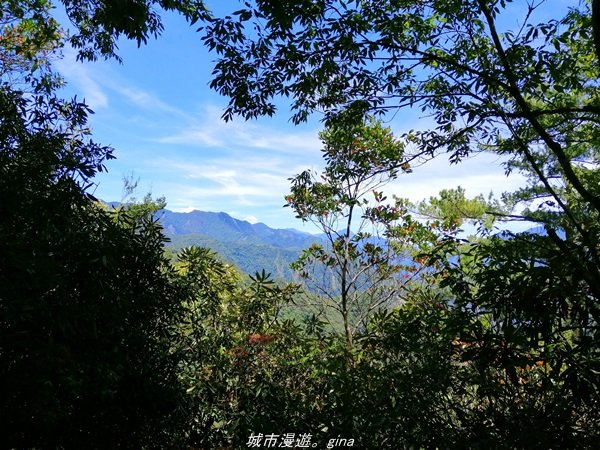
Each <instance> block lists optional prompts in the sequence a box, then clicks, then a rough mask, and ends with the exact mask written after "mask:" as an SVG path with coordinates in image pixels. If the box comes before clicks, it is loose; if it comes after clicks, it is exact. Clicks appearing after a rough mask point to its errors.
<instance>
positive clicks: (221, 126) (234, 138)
mask: <svg viewBox="0 0 600 450" xmlns="http://www.w3.org/2000/svg"><path fill="white" fill-rule="evenodd" d="M221 113H222V110H221V108H220V107H217V106H214V105H208V106H205V107H204V108H203V109H202V112H201V113H198V115H197V116H198V117H199V118H200V119H196V120H195V123H193V124H191V125H185V128H184V129H182V130H179V131H176V132H175V133H174V134H171V135H169V136H164V137H162V138H160V139H159V140H158V142H160V143H163V144H180V145H190V146H200V147H228V148H249V149H265V150H276V151H277V152H279V153H297V152H299V151H301V152H306V153H305V154H311V155H312V156H314V155H316V154H318V152H319V150H320V148H321V142H320V140H319V138H318V133H317V130H308V131H304V132H294V131H289V128H288V127H286V130H284V131H281V130H280V129H276V128H275V127H274V126H272V125H269V126H265V125H261V124H259V123H256V122H249V121H242V120H234V121H232V122H225V121H223V120H222V119H221Z"/></svg>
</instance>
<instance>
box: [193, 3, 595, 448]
mask: <svg viewBox="0 0 600 450" xmlns="http://www.w3.org/2000/svg"><path fill="white" fill-rule="evenodd" d="M543 5H544V2H539V3H534V2H528V3H527V4H523V3H521V4H519V5H517V4H512V3H511V2H509V1H505V0H498V1H491V0H471V1H466V2H461V3H456V2H449V1H444V0H432V1H398V2H379V1H361V2H353V1H351V2H337V1H329V0H325V1H322V2H295V3H294V5H293V6H291V7H286V8H283V7H281V5H280V4H279V3H276V2H267V3H265V2H257V3H248V4H246V6H245V8H243V9H241V10H240V11H239V12H238V13H237V14H235V15H233V16H230V17H225V18H220V19H217V20H215V21H214V22H213V23H211V24H210V25H209V26H208V27H207V28H206V34H205V37H204V39H205V42H206V44H207V45H208V46H209V48H212V49H214V50H215V51H217V52H218V53H219V54H220V55H221V59H220V60H219V61H218V62H217V65H216V67H215V76H214V79H213V82H212V87H213V88H215V89H217V90H218V91H219V92H220V93H222V94H224V95H226V96H228V97H229V98H230V99H231V100H230V103H229V107H228V108H227V110H226V111H225V114H224V117H225V118H226V119H231V118H232V117H233V116H234V115H236V114H239V115H242V116H244V117H246V118H249V117H255V116H257V115H270V114H274V112H275V103H274V98H276V97H278V96H289V97H291V98H292V108H293V109H294V115H293V117H292V119H293V120H294V121H296V122H299V121H302V120H305V119H306V118H307V117H308V115H309V114H311V113H313V112H315V111H321V112H323V113H324V114H325V118H326V119H327V120H329V121H330V122H331V123H340V122H341V123H350V124H352V123H355V122H356V121H357V120H358V119H360V118H361V117H362V116H363V115H364V114H368V113H381V114H385V113H390V114H391V113H393V112H395V111H397V110H398V109H402V108H420V109H421V110H422V111H423V112H425V113H427V114H429V115H430V117H431V119H433V121H434V122H435V125H434V126H433V127H431V128H430V129H424V130H418V131H410V132H407V133H406V134H405V135H404V136H403V137H404V139H405V140H406V141H407V142H409V143H411V144H412V145H413V146H414V147H413V149H414V150H413V152H412V153H413V155H414V156H419V157H424V158H430V157H434V156H436V155H437V154H439V153H441V152H447V154H448V155H449V157H450V159H451V160H452V161H454V162H458V161H460V159H461V158H463V157H464V156H466V155H470V154H472V153H475V152H481V151H486V152H495V153H496V154H498V155H501V156H502V157H503V158H505V159H506V160H507V163H506V170H507V172H508V173H511V172H514V171H519V172H521V173H523V174H524V175H525V176H526V177H527V178H528V184H527V185H526V186H525V187H523V188H522V189H520V190H518V191H516V192H512V193H506V194H505V195H504V201H505V205H504V206H503V208H502V210H500V211H499V210H497V209H494V208H493V209H489V210H487V211H479V212H478V214H480V213H481V212H489V213H491V214H492V215H497V216H498V217H501V218H504V219H506V220H511V219H516V220H526V221H529V222H532V223H534V224H537V226H538V227H539V231H538V234H534V233H528V234H523V235H520V236H515V235H514V234H510V233H509V234H505V235H504V236H503V237H495V238H492V239H491V240H489V241H487V240H484V241H481V242H472V243H465V244H466V245H465V246H463V247H460V248H459V247H457V248H456V252H457V253H456V255H455V260H454V261H452V260H446V264H445V268H444V269H443V270H442V271H441V272H440V277H441V279H442V280H446V281H445V282H444V283H445V285H446V286H447V287H448V288H450V289H451V291H452V296H453V299H452V300H451V301H450V302H449V304H448V307H449V308H451V309H452V310H453V312H454V313H453V314H451V320H452V323H453V325H452V326H453V327H454V328H453V329H455V330H456V332H457V336H456V339H457V340H456V341H453V342H455V347H456V348H457V351H458V354H459V355H460V356H459V357H460V361H462V363H465V367H466V373H467V374H468V375H465V374H463V376H462V377H461V378H462V380H468V381H466V384H465V385H464V387H465V392H471V393H472V394H473V397H472V403H470V404H469V405H466V409H464V410H463V409H457V411H462V412H461V414H462V416H461V417H462V418H463V419H464V420H463V421H462V423H463V424H464V426H465V433H466V434H465V436H468V435H470V436H471V437H470V442H471V443H476V444H477V445H489V443H492V442H494V443H498V442H507V443H508V444H507V445H509V446H513V447H515V446H516V447H531V446H538V447H544V446H550V445H564V446H572V447H577V446H591V445H592V444H591V442H592V441H593V439H594V438H595V437H597V436H598V430H597V428H596V426H595V424H596V423H598V419H597V417H596V415H595V411H596V410H597V405H598V390H599V386H600V380H599V379H598V377H597V373H598V372H597V367H598V357H597V355H598V342H599V336H600V335H599V334H598V333H599V329H598V324H599V323H600V315H599V312H598V301H599V300H600V290H599V286H598V280H600V259H599V255H598V248H599V247H598V245H599V241H600V229H599V226H598V224H599V223H600V220H599V219H600V191H599V190H598V186H599V183H598V181H599V172H598V164H599V153H598V148H599V147H600V141H599V135H598V121H599V120H600V108H599V107H598V105H599V97H598V92H599V91H598V73H599V72H598V69H599V65H598V59H597V56H596V54H595V52H594V45H593V36H592V35H593V33H592V25H593V24H592V14H591V9H590V2H578V3H575V4H573V5H571V7H570V8H569V9H568V10H565V12H564V13H563V14H562V17H561V18H558V19H551V20H547V21H544V22H540V23H536V20H537V19H536V17H537V14H538V13H539V12H540V11H541V8H542V7H543ZM518 6H520V8H519V7H518ZM553 6H554V5H553ZM595 9H597V8H595ZM509 16H510V17H511V19H512V18H515V17H518V18H519V26H518V28H515V29H511V28H510V25H508V26H507V25H506V24H507V21H506V20H507V17H509ZM596 23H597V18H596ZM224 30H227V32H228V35H227V36H226V35H225V32H224ZM250 30H251V31H250ZM597 36H598V33H597V32H596V38H597ZM348 118H350V119H352V120H348ZM407 156H408V155H407ZM449 194H451V195H449V196H447V197H448V198H446V199H442V201H441V203H438V204H437V205H435V204H434V205H432V207H433V209H437V210H438V212H442V213H444V212H445V213H453V214H455V213H456V212H457V210H458V209H460V207H461V205H460V202H462V206H469V204H468V203H464V198H463V199H460V198H458V197H460V195H458V196H457V198H456V199H454V200H456V201H457V202H458V204H455V207H454V210H452V208H450V209H448V208H446V206H447V204H448V202H447V201H448V200H451V199H450V197H452V195H453V194H452V193H449ZM471 206H472V205H471ZM444 208H446V209H445V211H442V209H444ZM456 217H458V216H456V214H455V218H456ZM540 233H541V234H540ZM431 257H432V258H431V259H432V260H433V259H435V255H434V253H432V254H431ZM538 363H540V364H539V365H538ZM584 399H585V400H584ZM476 405H479V406H476ZM539 410H544V411H546V412H547V413H548V414H547V416H545V418H544V417H541V416H540V415H538V414H535V411H539ZM569 411H570V412H569ZM569 414H571V417H570V418H569V416H568V415H569ZM467 430H470V431H467ZM575 430H577V431H575Z"/></svg>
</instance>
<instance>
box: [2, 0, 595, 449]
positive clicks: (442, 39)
mask: <svg viewBox="0 0 600 450" xmlns="http://www.w3.org/2000/svg"><path fill="white" fill-rule="evenodd" d="M54 3H56V4H58V3H60V4H61V5H64V6H65V7H66V11H67V14H68V16H69V18H70V19H71V21H72V22H73V26H74V27H75V32H74V33H73V34H72V35H70V36H68V35H66V34H65V33H64V32H63V31H62V30H61V29H60V27H59V25H58V23H57V22H56V21H55V20H54V19H53V18H52V9H51V7H52V4H53V3H52V2H49V1H47V0H27V1H25V0H13V1H5V2H2V10H1V15H0V27H1V28H0V75H1V77H2V80H1V82H2V84H1V86H0V393H1V394H0V399H1V400H0V408H1V409H0V415H1V416H2V418H3V419H2V421H0V448H7V449H79V448H106V449H112V448H127V449H134V448H147V449H153V448H182V449H184V448H194V449H218V448H232V449H237V448H248V447H249V446H255V447H260V446H263V447H267V446H269V442H270V443H273V442H276V443H277V444H276V445H277V446H278V447H284V446H287V447H289V448H294V447H297V448H300V447H301V446H302V445H303V444H307V443H308V444H309V445H312V444H317V446H318V447H317V448H329V447H327V445H328V443H329V444H330V445H332V446H334V447H335V446H337V447H335V448H342V447H344V446H350V444H351V445H352V446H353V447H355V448H361V449H398V448H457V449H462V448H540V449H542V448H543V449H548V448H573V449H575V448H577V449H581V448H594V447H595V446H597V441H598V439H599V438H600V173H599V162H600V161H599V159H600V153H599V151H600V150H599V149H600V134H599V133H600V127H599V126H598V125H599V123H600V102H599V100H600V96H599V91H598V74H599V72H598V71H599V67H600V61H599V59H598V57H597V54H596V52H595V49H596V47H595V45H594V43H595V42H598V39H597V38H598V36H599V35H600V31H599V30H598V29H597V28H595V26H594V24H595V22H594V20H593V19H596V20H597V17H596V14H592V13H593V11H595V9H594V8H593V7H592V6H595V5H596V2H586V1H580V2H574V4H573V6H572V8H570V9H569V10H568V11H567V13H566V14H565V15H564V17H560V18H556V19H551V20H544V21H540V22H539V23H537V22H534V21H533V19H532V17H535V16H536V13H537V8H539V7H540V5H539V4H538V2H523V3H522V4H520V6H519V8H517V9H514V8H516V7H515V5H513V4H512V3H511V2H509V1H507V0H467V1H463V2H455V1H449V0H431V1H425V0H418V1H417V0H402V1H389V2H382V1H371V0H369V1H361V2H354V1H350V2H341V1H333V0H322V1H312V0H301V1H295V2H290V3H289V4H286V3H285V2H283V3H282V2H262V1H258V2H252V1H250V2H244V3H243V4H241V5H240V10H239V11H237V12H236V13H235V14H232V15H229V16H226V17H216V16H214V15H212V14H211V13H210V12H209V11H208V10H207V9H206V8H205V5H204V4H203V2H202V1H200V0H178V1H162V0H160V1H158V0H139V1H132V2H125V3H122V2H118V1H109V0H101V1H97V2H84V1H81V0H62V1H61V2H54ZM540 3H543V2H540ZM548 3H551V2H548ZM161 8H162V9H161ZM511 8H513V9H511ZM162 10H174V11H177V12H179V13H181V14H183V15H184V16H185V17H186V19H188V20H189V22H190V23H192V24H194V23H196V22H200V23H202V29H201V30H200V32H201V33H203V41H204V43H205V44H206V45H207V46H208V47H209V48H211V49H212V50H214V51H215V52H216V54H217V55H218V57H219V59H218V61H217V63H216V66H215V69H214V73H213V77H214V78H213V83H212V86H211V87H212V88H213V89H215V90H217V91H218V92H220V93H221V94H224V95H225V96H227V97H228V98H230V99H231V102H230V104H229V107H228V108H227V110H226V111H225V114H224V117H225V119H230V118H232V117H233V116H234V115H241V116H243V117H246V118H252V117H257V116H259V115H272V114H274V113H275V108H274V106H273V99H274V98H275V97H278V96H284V97H288V98H290V99H291V101H292V108H293V111H294V115H293V120H294V121H296V122H300V121H302V120H305V119H306V118H307V117H308V115H309V114H312V113H313V112H315V111H319V112H322V113H324V117H325V123H324V131H323V132H322V133H321V136H320V137H321V140H322V142H323V158H324V167H325V169H324V170H323V172H321V173H316V172H311V171H307V172H304V173H301V174H298V175H297V176H296V177H294V178H292V179H291V180H290V181H291V186H290V192H289V193H288V195H287V196H286V197H285V201H286V202H287V206H288V207H290V208H292V209H293V210H294V211H295V212H296V214H297V216H298V218H299V219H300V220H304V221H311V222H312V223H314V224H315V225H317V226H318V227H319V228H320V229H321V231H322V232H323V233H324V236H325V240H324V241H323V242H324V243H323V244H322V245H321V244H315V245H313V246H311V247H310V248H308V249H306V250H305V252H304V253H303V254H302V255H301V257H300V259H299V260H298V261H297V262H296V263H295V264H294V265H293V269H294V270H295V271H296V274H297V282H296V283H282V282H279V281H278V282H277V283H275V282H274V281H273V280H272V279H271V277H270V276H269V275H268V274H266V273H264V272H262V273H256V274H251V275H250V276H249V275H247V274H242V273H240V272H239V271H238V270H236V269H235V268H234V267H232V266H231V265H229V264H227V263H225V262H223V259H222V258H220V257H219V256H218V255H216V254H215V253H213V252H211V251H209V250H207V249H204V248H198V247H189V248H184V249H182V250H180V251H179V252H177V254H176V255H168V254H166V253H165V247H164V244H165V237H164V234H163V230H162V229H161V227H160V225H159V224H158V222H157V220H156V218H155V213H156V211H158V210H159V209H161V208H163V207H164V203H163V202H162V201H161V200H159V201H155V200H153V199H152V198H150V197H145V198H144V199H143V200H141V201H138V202H133V203H130V204H127V205H121V206H118V207H116V208H109V207H107V206H106V205H104V204H103V203H101V202H100V201H98V199H96V198H94V197H93V195H91V194H90V186H91V185H92V183H93V177H94V175H95V174H97V173H98V172H102V171H105V170H106V169H107V167H109V168H110V160H111V159H112V158H113V150H112V149H111V148H109V147H104V146H102V145H100V144H97V143H96V142H94V141H93V140H92V138H91V131H90V130H89V128H88V126H87V120H88V119H87V118H88V115H89V114H90V110H89V108H88V107H87V106H86V105H85V104H84V103H81V102H78V101H77V100H68V99H61V98H60V97H59V96H58V94H57V92H58V87H59V86H60V84H61V82H62V81H61V79H60V77H58V76H57V75H56V74H55V73H54V71H53V67H52V61H53V59H54V58H56V57H58V56H57V52H58V50H59V49H60V48H61V47H62V46H63V45H64V44H65V42H67V41H68V42H69V43H70V45H72V46H73V47H74V48H75V49H76V50H78V51H80V53H79V56H80V58H81V59H84V60H85V59H94V58H96V57H118V56H117V55H116V54H115V51H116V47H115V42H116V39H117V38H118V37H119V36H124V37H126V38H128V39H134V40H136V41H137V42H138V44H142V43H144V42H145V41H146V40H147V39H148V38H149V37H152V36H156V35H158V34H160V31H161V30H162V24H161V21H160V14H159V11H162ZM517 12H518V13H519V14H521V15H522V22H521V25H522V26H521V27H520V29H516V30H511V29H502V31H498V29H499V28H501V25H500V24H502V27H505V22H503V21H502V18H503V17H505V15H506V14H513V13H517ZM594 37H596V39H594ZM404 107H414V108H418V109H419V110H421V111H424V112H425V113H427V114H429V115H430V116H431V119H432V120H433V122H434V126H432V127H431V129H423V130H411V131H409V132H406V133H405V134H404V135H402V136H398V137H397V136H394V134H393V133H392V131H391V130H390V129H389V128H386V127H385V126H384V125H383V124H382V122H381V119H382V118H383V117H386V114H390V115H391V114H393V112H394V111H396V110H397V109H398V108H404ZM478 152H480V153H484V152H491V153H494V154H497V155H499V156H501V157H502V158H503V160H504V161H505V168H506V171H507V173H510V172H515V173H520V174H521V175H524V176H525V177H526V179H527V184H526V185H525V186H523V187H522V188H521V189H519V190H517V191H515V192H508V193H504V194H503V195H501V196H498V197H490V198H484V197H482V196H479V197H476V198H467V196H466V195H465V192H464V190H462V189H460V188H451V187H449V189H447V190H444V191H442V192H440V194H439V196H437V197H435V198H430V199H428V200H425V201H423V202H422V203H420V204H411V203H410V202H408V201H407V200H406V199H402V198H398V197H394V196H392V195H388V194H386V188H387V186H388V185H389V183H390V182H392V181H394V180H397V179H400V178H401V177H409V176H410V173H411V172H412V171H416V170H423V171H425V170H427V161H429V160H431V159H433V158H439V157H442V158H443V157H446V158H450V159H452V160H453V161H454V162H456V163H457V164H460V161H461V160H462V159H463V158H465V157H467V156H469V155H472V154H475V153H478ZM284 195H285V193H282V203H283V197H284ZM510 221H521V222H522V221H527V222H530V223H531V226H532V228H534V227H535V228H536V229H535V232H534V231H530V232H523V233H513V232H510V231H506V230H507V229H510V226H509V225H507V223H508V222H510ZM466 223H471V224H475V225H476V227H477V228H478V232H477V234H476V235H475V236H472V237H465V233H462V232H461V227H463V225H464V224H466ZM335 439H338V440H337V441H335ZM350 441H351V442H350ZM254 444H256V445H254ZM270 446H273V447H274V446H275V445H270ZM313 448H314V447H313Z"/></svg>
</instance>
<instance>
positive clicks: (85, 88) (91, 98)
mask: <svg viewBox="0 0 600 450" xmlns="http://www.w3.org/2000/svg"><path fill="white" fill-rule="evenodd" d="M56 67H57V68H58V71H59V73H60V74H61V75H62V76H63V77H65V79H66V80H67V82H68V83H70V84H73V85H74V86H75V87H76V88H78V89H79V90H80V91H81V92H82V94H83V97H84V98H85V101H86V103H87V104H88V105H89V106H90V108H92V109H99V108H103V107H106V106H108V96H107V95H106V94H105V93H104V91H103V89H102V87H101V86H100V84H99V83H98V82H97V81H96V79H95V77H94V75H93V74H92V72H91V71H90V70H89V66H88V65H84V64H83V63H81V62H79V61H77V60H76V52H75V50H73V49H72V48H71V47H67V48H66V49H65V51H64V57H63V58H62V59H59V60H57V61H56Z"/></svg>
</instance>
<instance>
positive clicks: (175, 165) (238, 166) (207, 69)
mask: <svg viewBox="0 0 600 450" xmlns="http://www.w3.org/2000/svg"><path fill="white" fill-rule="evenodd" d="M118 54H119V55H120V56H121V57H122V58H123V63H122V64H118V63H117V62H116V61H97V62H85V63H79V62H76V61H75V53H74V51H72V50H70V49H65V50H64V57H63V58H62V59H61V60H58V61H57V62H56V65H57V68H58V70H59V71H60V72H61V73H62V75H63V76H64V77H65V79H66V81H67V82H68V86H67V88H65V95H69V96H72V95H77V96H78V98H80V99H81V98H85V100H86V102H87V103H88V104H89V105H90V107H91V108H92V109H93V110H94V111H95V114H94V115H93V116H92V117H91V121H90V123H91V126H92V129H93V136H94V139H95V140H96V141H97V142H100V143H102V144H104V145H110V146H112V147H114V148H115V155H116V157H117V160H113V161H110V162H109V163H108V174H101V175H100V176H98V177H97V178H96V179H95V181H96V183H97V186H96V187H95V195H96V196H97V197H99V198H102V199H104V200H107V201H113V200H117V201H118V200H120V199H121V196H122V187H123V177H124V176H128V175H130V174H133V176H134V177H135V178H139V179H140V183H139V191H138V195H139V196H140V197H141V196H143V195H144V194H145V193H146V192H148V191H151V192H152V194H153V195H154V196H155V197H158V196H165V197H166V199H167V208H169V209H172V210H175V211H191V210H193V209H199V210H203V211H224V212H227V213H229V214H230V215H232V216H234V217H236V218H239V219H244V220H248V221H250V222H263V223H266V224H267V225H269V226H271V227H273V228H297V229H301V230H305V231H314V229H312V228H310V227H306V226H304V227H303V225H302V223H301V222H300V221H299V220H298V219H295V218H294V215H293V212H292V211H291V210H290V209H289V208H283V207H282V205H283V204H284V199H283V197H284V195H285V194H287V193H288V191H289V181H288V178H290V177H292V176H294V175H295V174H297V173H299V172H301V171H303V170H305V169H308V168H314V169H318V168H319V167H321V166H322V159H321V153H320V142H319V139H318V136H317V134H318V132H319V130H320V129H321V128H322V127H321V124H320V123H319V117H314V118H313V119H312V120H311V121H310V122H309V123H307V124H303V125H300V126H294V125H293V124H291V123H290V122H289V120H288V119H289V117H290V114H289V112H288V111H287V110H286V109H285V105H284V107H283V108H282V109H281V110H280V112H279V114H277V115H276V116H275V117H274V118H262V119H260V120H256V121H250V122H247V121H244V120H243V119H241V118H236V119H235V120H234V121H233V122H231V123H224V122H223V121H222V120H221V119H220V116H221V113H222V111H223V108H224V107H225V105H226V104H227V100H226V99H225V98H222V97H220V96H219V95H218V94H216V93H215V92H213V91H211V90H210V89H209V87H208V83H209V81H210V77H211V75H210V74H211V71H212V67H213V65H212V60H213V59H214V58H215V56H214V55H210V54H209V53H208V52H207V50H206V49H205V48H204V47H203V45H202V42H201V41H200V35H199V34H198V33H196V32H195V30H194V28H190V27H188V26H187V24H186V23H185V21H184V20H183V19H181V18H179V17H178V16H176V15H171V14H168V15H167V16H166V18H165V31H164V33H163V35H162V36H161V37H159V39H158V40H152V41H149V43H148V44H147V45H146V46H143V47H141V48H138V47H137V46H136V45H135V43H132V42H127V41H121V42H120V43H119V51H118ZM388 125H389V126H391V128H392V130H393V131H394V132H395V133H396V134H397V135H400V134H402V133H403V132H405V131H407V130H409V129H413V128H414V129H419V128H424V127H427V126H428V121H427V119H424V118H420V117H419V114H418V113H411V112H410V111H407V112H404V113H403V115H402V116H401V117H396V119H395V120H394V121H393V122H390V123H389V124H388ZM500 162H501V161H500V160H499V159H498V157H496V156H493V155H479V156H477V157H474V158H472V159H470V160H467V161H464V162H463V163H461V164H458V165H452V166H451V165H450V164H449V163H448V162H447V160H446V159H445V158H443V157H442V158H438V159H437V160H435V161H432V162H429V163H428V164H426V165H424V166H422V167H420V168H417V169H416V170H415V171H414V172H413V173H412V174H409V175H402V176H401V177H400V178H399V179H398V180H397V181H396V182H395V183H394V185H392V186H390V187H389V189H388V191H389V193H390V194H392V193H393V194H397V195H399V196H401V197H407V198H409V199H411V200H414V201H418V200H421V199H423V198H427V197H429V196H431V195H435V194H436V193H437V192H439V190H440V189H443V188H452V187H456V186H458V185H461V186H462V187H464V188H465V189H466V191H467V194H468V195H477V194H479V193H483V194H485V195H487V194H488V193H489V192H490V191H494V192H495V193H498V194H499V193H501V192H502V191H506V190H512V189H513V188H515V187H517V186H519V185H520V184H522V183H523V179H522V178H520V177H519V176H517V175H511V176H510V177H506V176H505V175H504V171H503V169H502V167H501V165H500Z"/></svg>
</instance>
